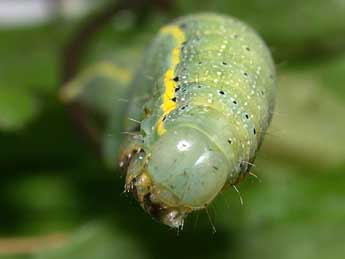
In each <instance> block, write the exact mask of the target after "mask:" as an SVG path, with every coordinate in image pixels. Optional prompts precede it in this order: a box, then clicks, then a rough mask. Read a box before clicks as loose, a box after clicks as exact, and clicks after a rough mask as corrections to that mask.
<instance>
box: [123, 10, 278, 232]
mask: <svg viewBox="0 0 345 259" xmlns="http://www.w3.org/2000/svg"><path fill="white" fill-rule="evenodd" d="M130 92H131V96H130V100H131V103H130V105H129V106H128V110H127V116H128V117H130V118H135V119H136V121H137V122H138V124H139V125H138V127H136V126H135V123H134V122H128V123H126V125H125V127H126V129H127V130H128V131H130V130H133V129H135V132H134V133H133V134H132V135H133V136H130V137H129V138H128V139H127V141H126V143H125V144H124V145H123V150H122V155H121V158H120V166H121V167H124V168H125V171H126V182H125V190H126V191H127V192H131V193H132V194H133V195H134V197H135V198H136V199H137V200H138V202H139V203H140V205H141V206H142V207H143V208H144V210H146V211H147V212H148V213H149V214H150V215H151V216H152V217H153V218H155V219H157V220H158V221H160V222H162V223H164V224H166V225H168V226H170V227H172V228H181V227H182V226H183V222H184V219H185V218H186V216H187V215H188V214H190V213H191V212H193V211H196V210H201V209H204V208H206V207H207V206H208V205H209V204H210V203H211V202H212V201H213V200H214V198H215V197H216V196H217V195H218V194H219V193H220V192H221V191H223V190H224V189H226V188H227V187H229V186H231V185H236V184H238V183H239V182H240V181H241V180H242V179H243V178H244V177H245V176H246V175H247V174H248V172H249V168H250V165H251V164H252V163H253V161H254V159H255V154H256V152H257V150H258V148H259V147H260V144H261V143H262V140H263V137H264V135H265V131H266V129H267V127H268V125H269V123H270V120H271V117H272V111H273V108H274V97H275V68H274V62H273V60H272V57H271V54H270V52H269V50H268V48H267V47H266V45H265V43H264V42H263V40H262V39H261V38H260V36H258V34H257V33H256V32H255V31H254V30H253V29H251V28H250V27H249V26H248V25H246V24H244V23H243V22H241V21H239V20H237V19H235V18H232V17H228V16H223V15H218V14H209V13H207V14H195V15H190V16H186V17H181V18H178V19H176V20H175V21H173V22H172V23H170V24H168V25H166V26H164V27H163V28H162V29H160V31H159V33H158V34H157V36H156V37H155V39H154V40H153V42H152V43H151V45H150V46H149V47H148V49H147V51H146V53H145V55H144V58H143V62H142V65H141V66H140V69H139V70H138V72H137V74H136V76H135V79H134V80H133V83H132V87H131V91H130Z"/></svg>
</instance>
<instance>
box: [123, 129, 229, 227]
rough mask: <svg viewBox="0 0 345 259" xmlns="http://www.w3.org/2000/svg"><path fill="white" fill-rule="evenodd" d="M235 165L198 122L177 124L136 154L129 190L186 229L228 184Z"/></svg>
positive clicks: (149, 209) (163, 219) (165, 219)
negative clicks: (186, 223)
mask: <svg viewBox="0 0 345 259" xmlns="http://www.w3.org/2000/svg"><path fill="white" fill-rule="evenodd" d="M229 167H230V166H229V163H228V161H227V159H226V158H225V156H224V154H223V153H222V152H221V151H220V150H219V148H218V147H217V146H216V145H215V144H214V143H213V141H212V140H211V139H210V138H209V137H208V136H207V135H205V134H204V133H202V132H201V131H199V130H197V129H195V128H193V127H187V126H185V127H177V128H172V129H169V130H168V131H166V132H165V133H164V134H163V135H162V136H160V137H159V138H158V139H157V140H156V141H154V143H153V144H152V145H150V147H147V148H143V149H142V150H141V151H140V152H139V153H137V154H136V155H135V156H133V157H132V159H131V161H130V163H129V166H128V169H127V176H126V190H127V191H129V192H132V193H133V195H134V197H135V198H136V199H137V200H138V201H139V203H140V204H141V206H142V207H143V208H144V209H145V210H146V211H147V212H148V213H149V214H150V215H151V216H153V217H154V218H155V219H157V220H158V221H160V222H162V223H164V224H166V225H168V226H170V227H173V228H180V227H182V226H183V221H184V218H185V217H186V216H187V215H188V214H189V213H190V212H192V211H194V210H198V209H202V208H205V207H206V206H207V205H208V204H209V203H210V202H211V201H212V200H213V199H214V198H215V196H216V195H217V194H218V193H219V191H220V190H221V189H222V188H223V187H224V185H225V183H226V181H227V176H228V173H229V171H230V168H229Z"/></svg>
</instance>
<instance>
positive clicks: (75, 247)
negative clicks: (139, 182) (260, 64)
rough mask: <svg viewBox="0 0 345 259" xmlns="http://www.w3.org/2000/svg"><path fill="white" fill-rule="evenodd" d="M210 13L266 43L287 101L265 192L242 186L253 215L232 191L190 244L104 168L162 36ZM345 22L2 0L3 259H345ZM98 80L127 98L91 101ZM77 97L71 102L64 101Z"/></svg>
mask: <svg viewBox="0 0 345 259" xmlns="http://www.w3.org/2000/svg"><path fill="white" fill-rule="evenodd" d="M200 11H214V12H221V13H224V14H228V15H232V16H235V17H237V18H239V19H241V20H243V21H245V22H247V23H248V24H250V25H251V26H252V27H254V28H255V29H256V30H257V31H258V32H259V33H260V35H262V37H263V38H264V39H265V41H266V42H267V44H268V45H269V47H270V48H271V50H272V53H273V56H274V59H275V62H276V64H277V74H278V83H277V84H278V96H277V105H276V111H275V114H274V119H273V123H272V125H271V127H270V129H269V131H268V134H267V136H266V139H265V141H264V145H263V147H262V149H261V150H260V152H259V154H258V157H257V160H256V167H255V168H254V169H253V172H254V173H255V174H256V175H258V177H259V178H260V180H256V179H255V178H251V177H249V178H247V179H246V180H245V181H244V182H243V183H241V184H240V185H239V189H240V191H241V194H242V196H243V199H244V206H241V203H240V201H239V197H238V195H237V194H236V193H235V192H234V191H232V190H228V191H227V192H225V193H223V194H221V195H219V197H218V198H217V200H216V201H215V202H214V203H213V204H212V205H211V206H210V208H209V217H208V215H207V213H206V212H205V211H201V212H198V213H195V214H193V215H191V216H190V217H189V218H188V219H187V222H186V224H185V228H184V230H183V231H180V232H179V233H177V232H176V231H174V230H171V229H169V228H167V227H166V226H163V225H160V224H159V223H157V222H155V221H153V220H152V219H151V218H150V217H149V216H148V215H147V214H145V213H144V212H143V211H142V209H141V208H140V207H139V205H138V204H137V203H136V202H135V201H134V200H133V199H132V198H131V197H127V195H125V194H123V185H124V179H123V177H121V173H120V172H118V170H117V169H114V168H112V167H111V165H110V166H109V164H111V163H109V158H106V157H103V154H105V153H106V152H104V149H107V148H109V147H112V146H114V145H117V144H118V142H120V141H121V139H122V138H123V137H124V136H123V135H111V134H110V135H109V134H108V133H106V132H107V129H106V128H108V127H110V126H109V124H115V127H116V125H117V124H118V123H119V122H120V121H122V119H123V118H121V117H120V115H119V114H117V115H116V114H115V115H116V116H113V115H114V114H109V113H107V110H108V109H109V107H112V108H113V110H114V107H116V109H115V110H119V109H120V108H121V106H124V105H126V102H125V100H124V101H123V102H121V100H120V98H119V96H121V94H123V92H124V91H125V90H126V86H127V85H128V83H129V81H130V78H131V75H132V73H133V71H135V69H136V68H137V64H138V63H139V60H140V58H141V55H142V53H143V51H144V49H145V47H146V46H147V44H148V43H149V42H150V40H151V39H152V38H153V37H154V35H155V33H156V32H157V30H158V29H159V28H160V27H161V26H162V25H163V24H165V23H167V22H169V21H170V20H171V19H173V18H175V17H177V16H181V15H185V14H190V13H195V12H200ZM344 13H345V0H330V1H323V0H305V1H299V0H290V1H285V0H251V1H241V0H231V1H229V0H213V1H206V0H176V1H174V0H170V1H169V0H151V1H149V0H147V1H144V0H137V1H134V0H127V1H123V2H121V1H109V0H103V1H91V0H89V1H87V0H60V1H58V0H51V1H49V0H1V1H0V177H1V179H0V258H9V259H11V258H34V259H36V258H39V259H41V258H42V259H43V258H44V259H45V258H47V259H51V258H56V259H58V258H73V259H79V258H80V259H85V258H86V259H88V258H90V259H91V258H92V259H94V258H97V259H103V258H104V259H107V258H161V257H164V258H232V259H235V258H238V259H247V258H248V259H249V258H253V257H255V258H272V259H273V258H293V259H298V258H301V259H302V258H303V259H308V258H312V259H318V258H320V259H321V258H333V259H336V258H342V259H343V258H345V247H344V244H345V205H344V200H345V175H344V170H345V15H344ZM102 62H103V64H104V62H111V64H113V65H114V67H116V69H115V70H116V71H115V72H114V71H113V72H114V73H115V74H116V76H115V78H111V80H110V78H109V75H107V74H106V73H104V70H102V68H99V67H97V65H94V64H102ZM101 67H102V66H101ZM97 69H100V70H99V71H100V72H99V73H96V75H95V74H93V73H94V71H98V70H97ZM102 73H103V74H102ZM113 75H114V74H112V76H113ZM112 76H110V77H112ZM97 80H103V82H105V84H104V85H107V84H109V85H119V86H121V87H119V88H116V89H121V90H116V91H119V92H116V91H115V92H114V93H113V95H111V96H110V97H109V96H108V98H105V99H103V98H100V97H102V96H98V97H99V98H98V99H97V98H91V100H90V98H89V96H90V93H89V94H88V95H86V96H83V94H82V93H81V92H83V91H81V90H80V86H84V87H85V89H87V86H90V87H91V86H92V85H95V84H96V85H97V82H98V81H97ZM71 84H72V85H73V84H74V85H75V86H74V88H73V87H71V88H69V89H74V90H73V91H72V94H70V96H72V97H73V98H72V97H70V99H72V101H71V100H68V98H67V99H66V96H65V98H61V95H63V94H61V91H62V90H61V89H64V88H65V86H66V85H71ZM78 87H79V88H78ZM78 89H79V90H78ZM85 89H84V90H85ZM90 89H91V90H90V91H89V92H91V93H92V94H91V96H93V95H94V96H95V97H97V91H96V90H94V91H96V93H95V92H92V89H94V88H90ZM78 91H79V92H78ZM73 92H74V94H73ZM84 92H87V91H86V90H85V91H84ZM65 95H66V94H65ZM95 99H96V100H97V101H96V103H93V100H95ZM78 101H83V103H84V107H83V106H82V105H80V103H78ZM100 103H101V104H102V105H100ZM85 104H86V105H85ZM100 106H101V107H100ZM90 107H91V108H90ZM87 108H90V109H89V110H88V109H87ZM97 109H98V112H97V111H96V113H97V114H98V113H99V111H100V110H101V111H103V117H102V116H98V115H96V116H95V112H94V110H97ZM90 110H91V111H90ZM104 111H105V112H104ZM104 114H106V115H104ZM110 115H112V116H110ZM107 116H108V117H107ZM109 116H110V117H111V122H109V118H110V117H109ZM107 118H108V120H107ZM102 134H103V138H102V137H101V140H100V137H99V135H102ZM104 136H106V137H104ZM108 142H109V143H108ZM111 159H113V158H111ZM111 159H110V160H111ZM107 161H108V162H107ZM212 225H214V226H215V228H216V233H214V231H213V227H212Z"/></svg>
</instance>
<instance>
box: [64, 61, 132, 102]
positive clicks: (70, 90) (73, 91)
mask: <svg viewBox="0 0 345 259" xmlns="http://www.w3.org/2000/svg"><path fill="white" fill-rule="evenodd" d="M96 77H106V78H109V79H111V80H114V81H120V82H122V83H128V82H129V81H130V79H131V77H132V75H131V73H130V72H129V71H128V70H127V69H125V68H122V67H119V66H117V65H115V64H113V63H110V62H101V63H97V64H95V65H93V66H91V67H89V68H87V69H86V70H85V71H83V72H82V73H81V75H80V76H78V77H77V78H76V79H74V80H72V81H70V82H68V83H67V84H66V85H65V86H64V87H62V91H61V94H60V97H61V99H62V101H63V102H69V101H72V100H74V99H75V98H76V97H77V96H79V95H80V94H81V92H82V91H83V88H84V87H85V85H86V83H87V82H88V81H91V80H92V79H93V78H96Z"/></svg>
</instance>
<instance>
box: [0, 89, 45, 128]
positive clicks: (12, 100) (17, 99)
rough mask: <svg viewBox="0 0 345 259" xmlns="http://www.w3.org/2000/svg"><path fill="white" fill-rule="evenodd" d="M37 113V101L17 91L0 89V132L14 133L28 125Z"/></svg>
mask: <svg viewBox="0 0 345 259" xmlns="http://www.w3.org/2000/svg"><path fill="white" fill-rule="evenodd" d="M38 112H39V105H38V102H37V100H36V99H35V98H34V97H33V96H31V95H29V94H28V93H26V92H25V91H22V90H19V89H10V88H2V89H0V130H4V131H14V130H18V129H21V128H23V127H24V126H26V125H27V124H28V123H30V122H31V121H32V120H33V119H34V118H35V117H36V116H37V115H38Z"/></svg>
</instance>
